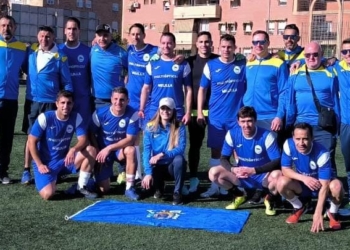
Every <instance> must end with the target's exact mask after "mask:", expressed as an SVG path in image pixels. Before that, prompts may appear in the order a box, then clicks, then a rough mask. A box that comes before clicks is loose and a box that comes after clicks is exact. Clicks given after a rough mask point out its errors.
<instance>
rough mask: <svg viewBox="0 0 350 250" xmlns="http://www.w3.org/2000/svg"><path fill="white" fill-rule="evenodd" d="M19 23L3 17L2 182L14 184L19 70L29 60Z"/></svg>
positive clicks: (0, 41)
mask: <svg viewBox="0 0 350 250" xmlns="http://www.w3.org/2000/svg"><path fill="white" fill-rule="evenodd" d="M15 31H16V21H15V19H14V18H13V17H12V16H8V15H2V16H1V17H0V44H1V46H0V63H1V67H0V182H1V183H2V184H9V183H11V179H10V178H9V176H8V172H7V171H8V168H9V164H10V155H11V151H12V143H13V133H14V130H15V123H16V117H17V111H18V90H19V78H18V76H19V71H20V69H21V67H22V64H23V63H24V61H25V59H26V45H25V44H24V43H22V42H19V41H17V40H16V38H15V37H14V34H15Z"/></svg>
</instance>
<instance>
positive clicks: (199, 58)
mask: <svg viewBox="0 0 350 250" xmlns="http://www.w3.org/2000/svg"><path fill="white" fill-rule="evenodd" d="M212 46H213V41H212V38H211V34H210V32H208V31H202V32H199V33H198V35H197V42H196V47H197V54H196V55H194V56H190V57H189V58H187V59H186V60H187V62H188V63H189V64H190V67H191V73H192V92H193V95H192V114H191V115H192V116H191V122H189V123H188V132H189V139H190V148H189V151H188V163H189V168H190V187H189V192H190V193H194V192H196V191H197V187H198V185H199V179H198V178H197V172H198V165H199V160H200V149H201V147H202V142H203V139H204V137H205V128H206V124H205V123H203V124H201V125H199V124H198V123H197V113H198V112H197V97H198V90H199V87H200V80H201V78H202V74H203V69H204V66H205V64H206V63H207V62H208V61H209V60H211V59H215V58H217V57H219V56H218V55H216V54H214V53H212V52H211V49H212ZM205 99H206V101H205V103H204V106H203V109H204V110H203V113H204V115H205V117H206V122H207V116H208V108H209V99H210V89H208V91H207V95H206V98H205Z"/></svg>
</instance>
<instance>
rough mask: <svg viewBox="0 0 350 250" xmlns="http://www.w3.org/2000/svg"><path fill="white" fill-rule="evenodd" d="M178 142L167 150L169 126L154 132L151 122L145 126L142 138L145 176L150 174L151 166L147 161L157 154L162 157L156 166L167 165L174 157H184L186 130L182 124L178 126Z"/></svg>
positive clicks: (159, 127)
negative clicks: (161, 154) (160, 154)
mask: <svg viewBox="0 0 350 250" xmlns="http://www.w3.org/2000/svg"><path fill="white" fill-rule="evenodd" d="M178 133H179V136H178V138H179V141H178V143H177V145H176V146H175V147H174V148H172V149H169V148H168V146H169V140H170V125H169V124H167V126H166V127H165V128H162V127H161V126H160V125H159V126H158V128H157V129H156V130H155V129H154V125H153V123H152V122H149V123H148V124H147V126H146V129H145V132H144V137H143V166H144V169H145V174H146V175H150V174H152V166H151V164H150V163H149V160H150V159H151V157H152V156H155V155H157V154H159V153H163V154H164V156H163V157H162V158H161V159H159V161H158V162H157V164H169V163H171V162H172V161H173V159H174V158H175V156H177V155H184V154H185V150H186V128H185V126H184V125H183V124H181V123H180V125H179V131H178Z"/></svg>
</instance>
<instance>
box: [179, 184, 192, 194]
mask: <svg viewBox="0 0 350 250" xmlns="http://www.w3.org/2000/svg"><path fill="white" fill-rule="evenodd" d="M181 194H182V195H185V196H186V195H189V194H190V192H189V191H188V188H187V187H186V186H185V185H184V186H183V187H182V189H181Z"/></svg>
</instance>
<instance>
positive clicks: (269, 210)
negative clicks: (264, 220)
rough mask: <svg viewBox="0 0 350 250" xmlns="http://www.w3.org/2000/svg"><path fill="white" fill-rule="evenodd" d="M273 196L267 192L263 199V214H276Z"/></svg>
mask: <svg viewBox="0 0 350 250" xmlns="http://www.w3.org/2000/svg"><path fill="white" fill-rule="evenodd" d="M274 198H275V197H273V195H272V194H267V195H266V197H265V199H264V204H265V207H266V209H265V214H267V215H270V216H273V215H276V209H275V200H274Z"/></svg>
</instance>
